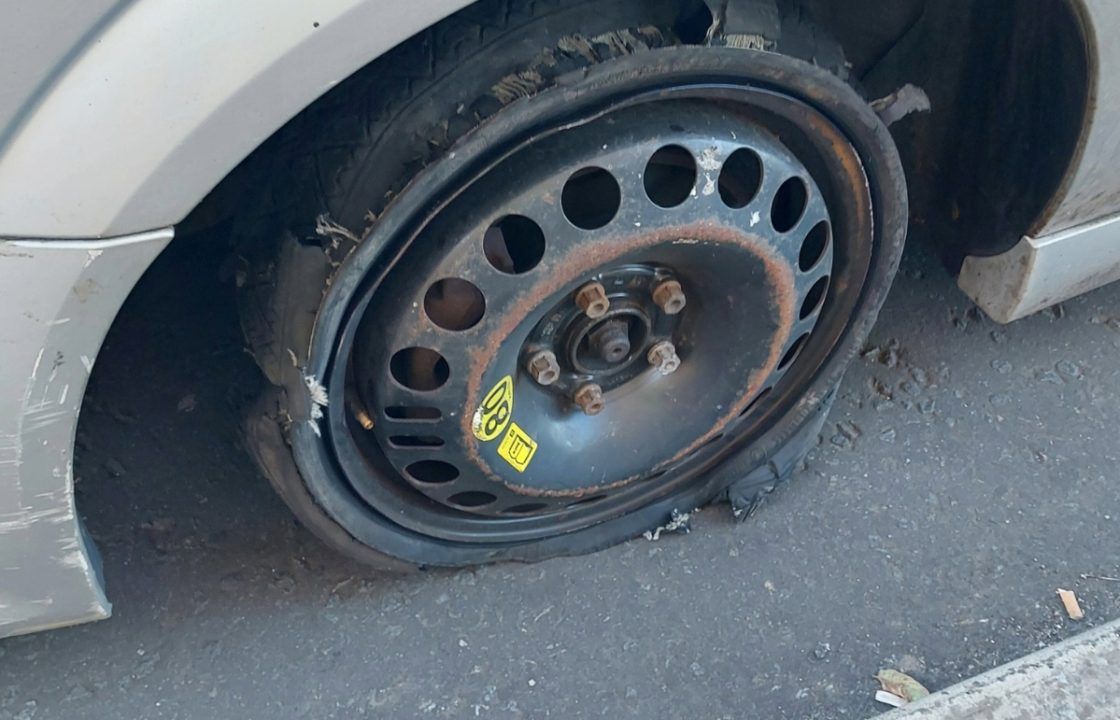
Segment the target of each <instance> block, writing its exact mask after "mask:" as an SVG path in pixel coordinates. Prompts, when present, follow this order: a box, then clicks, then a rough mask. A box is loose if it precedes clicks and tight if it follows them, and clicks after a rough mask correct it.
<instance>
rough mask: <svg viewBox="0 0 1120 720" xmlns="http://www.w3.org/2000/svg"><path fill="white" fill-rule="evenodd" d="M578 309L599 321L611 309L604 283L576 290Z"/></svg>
mask: <svg viewBox="0 0 1120 720" xmlns="http://www.w3.org/2000/svg"><path fill="white" fill-rule="evenodd" d="M678 287H679V286H678ZM576 307H578V308H579V309H580V310H582V311H583V313H584V314H585V315H587V317H589V318H591V319H592V320H598V319H599V318H601V317H603V316H604V315H606V314H607V311H608V310H610V309H611V301H610V298H608V297H607V291H606V290H604V289H603V285H602V283H597V282H590V283H587V284H586V285H584V286H583V287H581V288H580V289H579V290H576Z"/></svg>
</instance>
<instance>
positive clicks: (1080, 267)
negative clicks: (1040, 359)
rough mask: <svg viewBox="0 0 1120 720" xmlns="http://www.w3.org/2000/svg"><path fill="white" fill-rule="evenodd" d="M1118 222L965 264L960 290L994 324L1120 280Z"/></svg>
mask: <svg viewBox="0 0 1120 720" xmlns="http://www.w3.org/2000/svg"><path fill="white" fill-rule="evenodd" d="M1118 248H1120V216H1116V217H1112V218H1109V219H1107V220H1102V221H1100V222H1096V223H1091V224H1090V225H1087V226H1081V227H1077V228H1074V229H1072V230H1065V231H1062V232H1058V233H1055V234H1053V235H1048V236H1046V237H1043V238H1032V237H1027V238H1023V240H1022V241H1021V242H1019V244H1017V245H1016V246H1015V247H1013V248H1012V249H1011V250H1008V251H1007V252H1005V253H1003V254H1002V255H996V256H993V257H970V258H966V259H965V261H964V265H963V266H962V267H961V274H960V277H959V278H958V279H957V282H958V284H959V285H960V287H961V289H962V290H964V291H965V293H966V294H967V295H968V296H969V297H971V298H972V299H973V300H975V301H976V303H977V305H979V306H980V307H981V308H982V309H983V310H984V312H986V313H987V314H988V315H989V316H990V317H991V318H992V319H993V320H995V321H996V322H1001V323H1009V322H1013V321H1015V320H1018V319H1020V318H1024V317H1026V316H1027V315H1031V314H1034V313H1036V312H1038V311H1039V310H1043V309H1045V308H1048V307H1050V306H1051V305H1054V304H1056V303H1060V302H1062V301H1064V300H1068V299H1069V298H1071V297H1073V296H1075V295H1080V294H1081V293H1084V292H1088V291H1090V290H1094V289H1096V288H1099V287H1101V286H1102V285H1105V284H1107V283H1110V282H1113V281H1116V280H1120V252H1118V251H1117V249H1118Z"/></svg>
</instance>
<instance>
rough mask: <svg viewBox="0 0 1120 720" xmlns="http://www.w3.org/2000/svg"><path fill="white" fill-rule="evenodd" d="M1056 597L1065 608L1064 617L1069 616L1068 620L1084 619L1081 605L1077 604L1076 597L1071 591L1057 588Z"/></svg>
mask: <svg viewBox="0 0 1120 720" xmlns="http://www.w3.org/2000/svg"><path fill="white" fill-rule="evenodd" d="M1058 597H1060V598H1061V599H1062V605H1064V606H1065V608H1066V615H1069V619H1070V620H1083V619H1084V618H1085V612H1084V611H1083V610H1082V609H1081V603H1079V602H1077V595H1075V594H1074V593H1073V591H1072V590H1063V589H1061V588H1058Z"/></svg>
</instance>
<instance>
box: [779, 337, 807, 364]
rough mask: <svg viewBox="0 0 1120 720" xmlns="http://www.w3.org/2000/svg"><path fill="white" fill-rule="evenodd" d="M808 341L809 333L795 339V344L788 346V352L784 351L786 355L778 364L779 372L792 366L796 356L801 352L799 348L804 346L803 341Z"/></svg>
mask: <svg viewBox="0 0 1120 720" xmlns="http://www.w3.org/2000/svg"><path fill="white" fill-rule="evenodd" d="M808 339H809V333H805V334H804V335H802V336H801V337H799V338H797V342H795V343H794V344H793V345H790V346H789V350H786V354H785V356H784V357H783V358H782V361H781V362H780V363H778V369H779V370H785V369H786V368H788V367H789V366H790V365H792V364H793V361H794V360H796V359H797V354H798V353H800V352H801V348H802V347H804V346H805V341H806V340H808Z"/></svg>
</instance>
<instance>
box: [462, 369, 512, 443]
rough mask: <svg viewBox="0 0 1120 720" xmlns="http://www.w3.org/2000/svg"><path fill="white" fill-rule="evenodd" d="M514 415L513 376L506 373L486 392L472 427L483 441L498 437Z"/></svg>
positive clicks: (476, 411)
mask: <svg viewBox="0 0 1120 720" xmlns="http://www.w3.org/2000/svg"><path fill="white" fill-rule="evenodd" d="M512 416H513V376H511V375H506V376H505V377H504V378H502V379H501V380H499V381H498V384H497V385H495V386H494V387H493V388H491V390H490V392H488V393H486V397H485V398H483V399H482V405H481V406H479V408H478V409H477V410H475V411H474V417H473V418H471V429H472V430H473V431H474V436H475V437H476V438H478V439H479V440H481V441H482V442H490V441H491V440H495V439H497V437H498V436H499V435H501V434H502V431H503V430H505V429H506V426H507V425H509V419H510V418H511V417H512Z"/></svg>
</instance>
